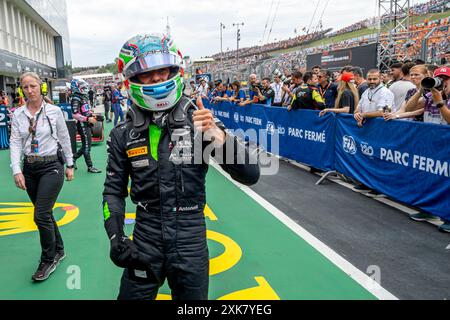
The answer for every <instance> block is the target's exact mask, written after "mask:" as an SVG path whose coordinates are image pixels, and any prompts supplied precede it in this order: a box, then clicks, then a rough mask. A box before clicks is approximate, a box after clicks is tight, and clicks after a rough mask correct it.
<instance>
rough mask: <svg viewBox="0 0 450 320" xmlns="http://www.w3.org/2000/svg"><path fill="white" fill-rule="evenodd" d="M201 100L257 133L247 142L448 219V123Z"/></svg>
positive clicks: (232, 123)
mask: <svg viewBox="0 0 450 320" xmlns="http://www.w3.org/2000/svg"><path fill="white" fill-rule="evenodd" d="M204 104H205V106H206V107H207V108H209V109H211V110H213V112H214V115H215V116H216V117H217V118H219V119H220V120H222V122H223V123H224V124H225V126H226V127H227V128H229V129H234V130H237V129H241V130H243V131H246V133H247V132H249V131H258V132H259V131H262V132H263V133H264V134H262V135H258V136H257V137H256V138H254V137H253V138H250V140H253V141H254V142H257V143H259V144H260V145H262V146H263V147H264V148H265V149H266V150H267V151H269V152H271V153H274V154H276V155H279V156H282V157H285V158H288V159H291V160H294V161H297V162H301V163H304V164H306V165H308V166H311V167H314V168H318V169H322V170H325V171H331V170H335V171H337V172H340V173H342V174H344V175H346V176H348V177H352V178H354V179H356V180H358V181H360V182H362V183H363V184H365V185H366V186H368V187H370V188H372V189H374V190H376V191H378V192H380V193H383V194H385V195H387V196H389V197H390V198H392V199H395V200H397V201H399V202H402V203H405V204H408V205H411V206H414V207H417V208H420V209H422V210H423V211H426V212H429V213H432V214H434V215H437V216H439V217H441V218H444V219H446V220H450V210H449V208H450V197H449V194H450V144H449V143H448V141H450V126H444V125H435V124H429V123H419V122H410V121H401V120H396V121H389V122H385V121H384V120H383V119H379V118H378V119H369V120H368V121H367V122H366V123H365V125H364V127H363V128H359V127H358V126H357V124H356V121H355V120H354V118H353V116H352V115H348V114H346V115H335V114H334V113H331V114H327V115H326V116H324V117H319V112H318V111H311V110H298V111H291V112H288V111H287V110H286V109H284V108H272V107H265V106H262V105H257V104H253V105H249V106H245V107H239V106H237V105H235V104H231V103H228V102H221V103H218V104H211V103H209V102H208V101H206V100H205V101H204ZM249 129H252V130H249ZM250 135H252V132H250V134H249V135H247V138H249V136H250ZM274 135H275V136H276V135H278V137H279V147H277V146H274V145H273V144H274V142H273V141H271V140H272V138H273V137H274ZM264 136H266V138H264ZM299 192H301V190H299Z"/></svg>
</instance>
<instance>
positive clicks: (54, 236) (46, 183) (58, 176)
mask: <svg viewBox="0 0 450 320" xmlns="http://www.w3.org/2000/svg"><path fill="white" fill-rule="evenodd" d="M23 175H24V176H25V183H26V186H27V193H28V196H29V197H30V200H31V202H32V203H33V205H34V222H35V223H36V225H37V226H38V229H39V236H40V241H41V247H42V253H41V262H52V261H53V260H54V259H55V255H56V252H60V251H64V243H63V240H62V238H61V234H60V233H59V229H58V226H57V225H56V222H55V218H54V217H53V207H54V205H55V203H56V199H57V198H58V195H59V192H60V191H61V188H62V186H63V184H64V167H63V165H62V164H61V163H60V162H59V161H54V162H36V163H33V164H29V163H26V162H25V164H24V168H23Z"/></svg>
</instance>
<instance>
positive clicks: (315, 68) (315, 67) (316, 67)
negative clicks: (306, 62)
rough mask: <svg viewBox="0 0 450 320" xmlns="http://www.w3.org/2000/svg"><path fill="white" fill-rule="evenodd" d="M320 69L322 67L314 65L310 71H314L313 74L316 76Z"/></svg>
mask: <svg viewBox="0 0 450 320" xmlns="http://www.w3.org/2000/svg"><path fill="white" fill-rule="evenodd" d="M321 70H322V67H321V66H314V67H313V68H312V73H314V74H315V75H317V76H318V75H319V73H320V71H321Z"/></svg>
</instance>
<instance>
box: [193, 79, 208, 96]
mask: <svg viewBox="0 0 450 320" xmlns="http://www.w3.org/2000/svg"><path fill="white" fill-rule="evenodd" d="M208 89H209V86H208V83H207V82H206V80H205V79H203V78H202V79H201V80H200V85H199V86H198V88H197V90H196V91H195V93H194V94H195V95H196V96H200V97H201V98H202V99H207V98H208V91H209V90H208Z"/></svg>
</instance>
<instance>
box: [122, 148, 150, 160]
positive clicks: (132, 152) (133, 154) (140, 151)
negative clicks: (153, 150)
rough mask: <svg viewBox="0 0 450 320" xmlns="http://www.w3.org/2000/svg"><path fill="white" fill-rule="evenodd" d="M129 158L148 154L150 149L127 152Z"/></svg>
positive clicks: (136, 149)
mask: <svg viewBox="0 0 450 320" xmlns="http://www.w3.org/2000/svg"><path fill="white" fill-rule="evenodd" d="M127 154H128V158H134V157H138V156H142V155H145V154H148V147H141V148H135V149H131V150H128V151H127Z"/></svg>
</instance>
